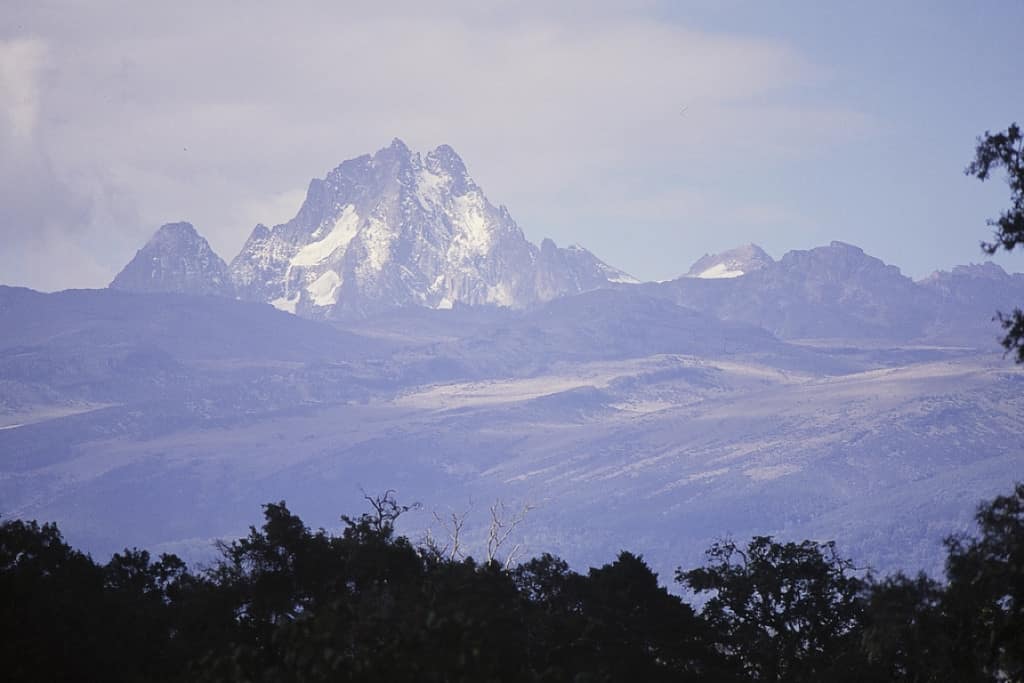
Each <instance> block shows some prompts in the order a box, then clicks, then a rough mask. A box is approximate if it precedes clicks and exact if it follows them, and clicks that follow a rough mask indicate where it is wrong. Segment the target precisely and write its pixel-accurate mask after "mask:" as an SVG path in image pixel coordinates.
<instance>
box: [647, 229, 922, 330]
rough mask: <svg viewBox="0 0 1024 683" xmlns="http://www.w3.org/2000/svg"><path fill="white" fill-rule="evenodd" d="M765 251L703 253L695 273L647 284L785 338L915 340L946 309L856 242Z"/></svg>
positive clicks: (684, 303) (676, 299)
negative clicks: (775, 253)
mask: <svg viewBox="0 0 1024 683" xmlns="http://www.w3.org/2000/svg"><path fill="white" fill-rule="evenodd" d="M762 254H763V256H762ZM765 257H767V255H766V254H764V253H763V252H762V251H761V250H760V249H759V248H757V247H754V246H753V245H751V246H750V247H744V248H741V249H739V250H734V251H733V252H725V254H723V255H720V256H719V257H707V260H705V259H701V261H698V262H697V263H696V264H694V267H693V268H691V270H690V273H691V274H689V275H687V276H683V277H681V278H678V279H676V280H671V281H669V282H664V283H651V284H647V285H644V288H645V289H647V291H649V292H650V293H652V294H654V295H660V296H666V297H668V298H670V299H671V300H672V301H674V302H675V303H677V304H680V305H682V306H689V307H692V308H696V309H698V310H701V311H705V312H707V313H710V314H712V315H713V316H715V317H718V318H721V319H723V320H736V321H741V322H746V323H750V324H753V325H757V326H759V327H763V328H765V329H766V330H768V331H769V332H771V333H772V334H774V335H776V336H778V337H781V338H784V339H808V338H819V339H820V338H834V339H859V340H868V339H874V340H890V341H899V342H907V341H910V340H919V339H922V338H924V337H926V336H927V335H928V333H929V331H930V330H931V326H932V323H933V322H934V320H935V318H936V316H937V315H938V309H939V306H940V302H939V301H938V299H937V298H936V297H935V295H934V293H933V292H931V291H929V290H928V289H926V288H924V287H921V286H919V285H918V284H916V283H915V282H914V281H913V280H911V279H910V278H908V277H906V276H904V275H903V274H902V273H900V270H899V268H896V267H895V266H891V265H888V264H886V263H883V262H882V261H881V260H880V259H877V258H875V257H873V256H870V255H869V254H865V253H864V251H863V250H862V249H860V248H858V247H855V246H853V245H850V244H845V243H843V242H832V243H831V244H829V245H828V246H823V247H817V248H814V249H810V250H794V251H790V252H787V253H786V254H785V255H784V256H783V257H782V258H781V259H780V260H779V261H772V260H771V259H770V258H767V260H766V258H765ZM755 265H756V267H753V266H755ZM740 271H742V272H743V273H744V275H743V276H742V277H740V276H739V275H738V274H737V273H739V272H740ZM707 273H710V276H709V275H704V274H707ZM702 275H703V276H702ZM712 276H713V277H712Z"/></svg>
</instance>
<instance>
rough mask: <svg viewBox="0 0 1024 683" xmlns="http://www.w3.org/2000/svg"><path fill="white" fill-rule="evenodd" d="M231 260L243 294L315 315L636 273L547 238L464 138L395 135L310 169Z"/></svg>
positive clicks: (480, 300)
mask: <svg viewBox="0 0 1024 683" xmlns="http://www.w3.org/2000/svg"><path fill="white" fill-rule="evenodd" d="M230 272H231V277H232V279H233V281H234V283H235V286H236V287H237V290H238V293H239V295H240V296H241V297H242V298H244V299H249V300H253V301H265V302H270V303H272V304H273V305H275V306H276V307H278V308H281V309H283V310H287V311H291V312H293V313H297V314H299V315H303V316H308V317H314V318H347V317H353V316H354V317H359V316H362V315H366V314H369V313H376V312H380V311H384V310H388V309H391V308H396V307H405V306H424V307H428V308H435V309H437V308H450V307H452V306H453V305H455V304H456V303H461V304H470V305H496V306H505V307H511V308H525V307H528V306H531V305H533V304H536V303H538V302H542V301H546V300H550V299H553V298H555V297H558V296H562V295H565V294H576V293H579V292H582V291H587V290H589V289H595V288H598V287H603V286H608V285H609V284H610V283H614V282H623V281H630V280H632V278H630V277H629V276H628V275H626V274H625V273H622V272H621V271H618V270H616V269H614V268H612V267H611V266H608V265H607V264H605V263H603V262H602V261H601V260H599V259H598V258H597V257H595V256H594V255H593V254H591V253H590V252H588V251H586V250H585V249H581V248H570V249H559V248H558V247H556V246H555V245H554V243H553V242H550V241H545V243H544V245H543V246H542V247H541V248H538V247H537V246H536V245H534V244H532V243H531V242H529V241H528V240H527V239H526V237H525V236H524V235H523V232H522V230H521V229H520V228H519V226H518V225H516V223H515V221H514V220H513V219H512V216H511V215H510V214H509V212H508V210H507V209H506V208H505V207H503V206H499V207H495V206H494V205H493V204H491V203H490V202H489V201H488V199H487V198H486V197H485V196H484V193H483V191H482V190H481V188H480V187H479V186H478V185H477V184H476V183H475V182H474V181H473V179H472V178H471V177H470V175H469V172H468V171H467V170H466V166H465V164H464V163H463V161H462V159H461V158H460V157H459V155H458V154H456V153H455V150H453V149H452V148H451V147H449V146H447V145H442V146H440V147H438V148H436V149H434V150H432V151H430V152H428V153H427V154H426V156H425V157H421V156H420V154H418V153H413V152H412V151H410V150H409V148H408V147H406V145H405V144H404V143H403V142H402V141H400V140H398V139H396V140H394V141H393V142H392V143H391V145H390V146H389V147H387V148H385V149H382V150H380V151H378V152H377V153H375V154H373V155H364V156H361V157H358V158H355V159H350V160H348V161H345V162H344V163H342V164H341V165H340V166H338V167H337V168H335V169H334V170H333V171H331V172H330V173H328V174H327V176H326V177H325V178H323V179H316V180H313V181H312V182H311V183H310V185H309V190H308V192H307V194H306V199H305V201H304V202H303V204H302V207H301V208H300V209H299V212H298V214H296V216H295V217H294V218H293V219H292V220H290V221H288V222H287V223H284V224H282V225H277V226H275V227H273V228H268V227H266V226H264V225H258V226H256V228H255V229H254V230H253V232H252V234H251V235H250V237H249V239H248V241H247V242H246V243H245V245H244V246H243V247H242V250H241V252H240V253H239V254H238V256H236V257H235V259H234V260H233V261H232V262H231V266H230Z"/></svg>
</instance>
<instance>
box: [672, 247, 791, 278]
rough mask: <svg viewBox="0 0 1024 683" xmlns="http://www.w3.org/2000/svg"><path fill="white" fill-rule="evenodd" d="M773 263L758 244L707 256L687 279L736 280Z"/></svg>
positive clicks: (695, 265)
mask: <svg viewBox="0 0 1024 683" xmlns="http://www.w3.org/2000/svg"><path fill="white" fill-rule="evenodd" d="M772 263H774V261H773V260H772V257H771V256H769V255H768V254H767V253H766V252H765V251H764V249H762V248H761V247H759V246H757V245H756V244H747V245H745V246H742V247H737V248H735V249H730V250H729V251H723V252H722V253H720V254H705V255H704V256H702V257H701V258H700V259H698V260H697V262H696V263H694V264H693V265H692V266H691V267H690V270H689V271H687V273H686V277H696V278H702V279H705V280H718V279H725V278H735V277H740V276H742V275H746V274H747V273H751V272H753V271H755V270H760V269H761V268H764V267H765V266H768V265H771V264H772Z"/></svg>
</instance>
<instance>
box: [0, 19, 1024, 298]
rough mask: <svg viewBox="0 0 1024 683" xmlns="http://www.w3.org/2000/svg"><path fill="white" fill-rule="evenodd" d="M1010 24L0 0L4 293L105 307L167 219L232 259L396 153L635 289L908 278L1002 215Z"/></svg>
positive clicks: (1020, 107) (983, 234)
mask: <svg viewBox="0 0 1024 683" xmlns="http://www.w3.org/2000/svg"><path fill="white" fill-rule="evenodd" d="M1021 26H1024V3H1020V2H978V3H972V4H968V3H957V4H954V3H939V2H929V3H917V2H899V3H881V2H859V3H853V2H849V3H838V2H835V3H833V2H829V3H812V2H774V3H760V2H758V3H755V2H749V3H741V2H732V1H729V0H723V1H720V2H711V1H710V0H701V1H694V2H671V3H662V2H628V3H627V2H617V1H596V2H579V1H576V0H570V1H569V2H562V3H557V4H555V3H540V2H529V1H528V2H520V3H514V4H513V3H499V2H487V1H478V2H461V1H458V2H442V3H431V4H430V5H429V6H427V5H425V4H423V3H414V2H392V3H365V2H307V3H300V4H297V5H295V6H289V7H288V8H286V7H285V6H284V5H274V4H269V3H267V4H262V3H247V4H245V5H240V4H238V3H231V2H212V3H205V2H204V3H200V2H181V3H174V4H173V6H172V5H167V6H160V5H145V4H143V3H133V2H127V1H126V0H97V1H96V2H91V3H82V4H75V5H68V4H66V3H56V2H54V3H50V2H47V1H46V0H40V1H36V2H27V1H24V0H13V1H12V2H10V3H7V6H5V19H4V20H3V21H2V22H0V231H2V232H0V239H2V240H3V242H4V244H5V245H6V246H5V249H4V250H2V251H0V282H4V283H7V284H19V285H27V286H31V287H36V288H39V289H58V288H64V287H91V286H103V285H104V284H105V283H106V282H107V281H109V279H110V278H111V277H113V275H114V274H115V273H116V271H117V270H118V269H119V268H120V266H121V265H123V263H124V262H126V261H127V260H128V259H129V258H130V257H131V256H132V255H133V254H134V252H135V250H136V249H137V248H138V247H139V246H141V244H142V243H143V242H144V241H145V240H146V239H147V238H148V236H149V235H151V234H152V233H153V232H154V231H155V229H156V228H157V227H158V226H159V225H160V224H162V223H165V222H170V221H177V220H189V221H191V222H193V223H194V224H195V225H196V227H197V228H198V229H199V231H200V232H201V233H203V234H204V235H206V236H207V237H208V238H209V239H210V241H211V244H212V245H213V246H214V248H215V249H216V250H217V251H218V253H220V254H221V255H222V256H223V257H224V258H225V259H227V260H230V258H231V257H232V256H234V254H235V253H236V252H237V250H238V249H239V247H240V246H241V244H242V242H243V241H244V240H245V238H246V236H247V235H248V233H249V231H251V229H252V227H253V225H254V224H255V223H256V222H257V221H260V222H264V223H268V224H273V223H275V222H280V221H284V220H286V219H287V218H289V217H290V216H291V215H293V214H294V213H295V211H296V210H297V208H298V205H299V203H300V202H301V199H302V194H303V191H304V189H305V187H306V185H307V183H308V181H309V179H310V178H312V177H316V176H323V175H324V174H325V173H326V172H327V171H328V170H329V169H330V168H333V167H334V166H336V165H337V164H338V163H340V162H341V161H342V160H344V159H346V158H349V157H352V156H356V155H359V154H362V153H365V152H371V151H373V150H375V149H378V148H380V147H383V146H385V145H387V144H388V143H389V142H390V140H391V138H392V137H395V136H397V137H401V138H402V139H404V140H405V141H406V142H407V143H408V144H409V145H410V146H411V147H413V148H414V149H419V150H423V151H425V150H427V149H429V148H432V147H434V146H436V145H439V144H442V143H447V144H451V145H453V146H454V147H455V149H456V150H458V151H459V152H460V154H461V155H462V156H463V158H464V159H465V161H466V163H467V165H468V166H469V169H470V172H471V173H472V174H473V175H474V177H475V178H476V180H477V181H478V182H479V183H480V184H481V185H482V186H483V187H484V190H485V191H486V192H487V194H488V196H489V197H490V199H491V201H492V202H494V203H496V204H498V203H500V204H505V205H507V206H508V207H509V209H510V211H511V212H512V215H513V216H514V217H515V218H516V220H517V221H518V222H519V224H520V225H521V226H522V228H523V229H524V231H525V232H526V234H527V236H528V237H530V238H531V239H533V240H535V241H539V240H540V239H541V238H543V237H545V236H550V237H552V238H554V239H555V240H556V241H557V242H558V243H559V244H563V245H564V244H568V243H574V242H575V243H579V244H582V245H584V246H586V247H588V248H590V249H591V250H593V251H594V252H595V253H597V254H598V255H599V256H601V257H603V258H605V259H606V260H607V261H609V262H610V263H612V264H613V265H615V266H617V267H620V268H623V269H625V270H627V271H629V272H631V273H633V274H634V275H636V276H638V277H641V278H644V279H664V278H670V277H674V276H677V275H679V274H680V273H683V272H685V271H686V270H687V268H688V267H689V265H690V263H692V262H693V261H694V260H696V259H697V258H699V257H700V256H701V255H703V254H704V253H706V252H714V251H721V250H725V249H728V248H731V247H733V246H736V245H739V244H743V243H747V242H756V243H758V244H760V245H762V246H763V247H765V248H766V249H767V250H768V251H769V253H771V254H772V255H773V256H775V257H779V256H781V255H782V254H783V253H784V252H785V251H787V250H790V249H807V248H811V247H814V246H817V245H820V244H826V243H828V242H829V241H831V240H833V239H838V240H842V241H846V242H851V243H854V244H857V245H859V246H861V247H863V248H864V249H865V250H866V251H867V252H869V253H871V254H874V255H876V256H878V257H880V258H882V259H883V260H885V261H887V262H889V263H892V264H894V265H897V266H899V267H900V268H902V269H903V271H904V272H905V273H907V274H908V275H911V276H913V277H921V276H924V275H926V274H927V273H929V272H930V271H932V270H934V269H936V268H949V267H951V266H952V265H955V264H958V263H966V262H970V261H980V260H982V259H983V255H982V254H981V253H980V250H979V248H978V242H979V241H980V240H982V239H985V238H987V237H988V236H989V229H988V228H987V227H986V226H985V224H984V221H985V219H986V218H987V217H991V216H995V215H997V214H998V212H999V211H1000V210H1001V209H1002V208H1004V207H1005V206H1006V204H1007V191H1006V187H1005V185H1004V184H1002V182H1001V180H1000V179H994V180H993V181H990V182H989V183H987V184H986V185H982V184H981V183H979V182H978V181H977V180H974V179H971V178H967V177H965V176H964V175H963V168H964V166H965V165H966V164H967V163H968V161H969V160H970V158H971V156H972V153H973V148H974V142H975V138H976V137H977V136H978V135H979V134H981V133H982V132H983V131H985V130H986V129H991V130H997V129H1002V128H1005V126H1006V125H1008V124H1009V123H1010V122H1012V121H1015V120H1016V121H1022V122H1024V88H1022V87H1021V86H1022V85H1024V84H1022V79H1021V76H1020V73H1019V66H1018V65H1019V64H1020V55H1019V50H1020V45H1019V40H1020V36H1019V33H1020V27H1021ZM683 108H685V112H684V113H680V112H681V111H682V110H683ZM1020 259H1021V256H1020V255H1008V256H1004V257H1002V258H1000V259H998V260H999V262H1000V263H1002V264H1003V265H1004V266H1005V267H1007V268H1008V269H1011V270H1021V267H1020V263H1021V261H1020Z"/></svg>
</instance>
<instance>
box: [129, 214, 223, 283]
mask: <svg viewBox="0 0 1024 683" xmlns="http://www.w3.org/2000/svg"><path fill="white" fill-rule="evenodd" d="M110 288H111V289H121V290H126V291H134V292H177V293H180V294H212V295H217V296H227V297H231V296H234V291H235V290H234V285H232V283H231V277H230V275H229V274H228V267H227V265H226V264H225V263H224V261H223V260H222V259H221V258H220V257H219V256H217V254H215V253H214V251H213V249H211V248H210V244H209V242H207V241H206V239H204V238H203V237H202V236H201V235H200V234H199V233H197V232H196V229H195V228H193V227H192V224H191V223H168V224H166V225H164V226H162V227H161V228H160V229H159V230H157V231H156V234H155V235H153V237H152V238H151V239H150V240H149V242H147V243H146V245H145V246H144V247H142V249H139V251H138V252H136V254H135V258H133V259H132V260H131V261H130V262H129V263H128V265H126V266H125V267H124V268H123V269H122V270H121V272H120V273H118V274H117V277H115V278H114V280H113V282H111V283H110Z"/></svg>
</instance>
